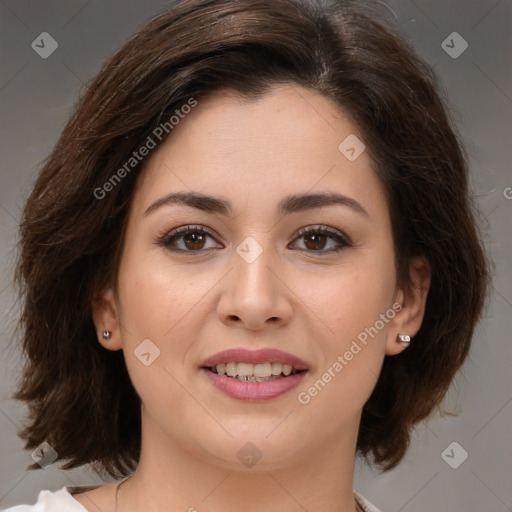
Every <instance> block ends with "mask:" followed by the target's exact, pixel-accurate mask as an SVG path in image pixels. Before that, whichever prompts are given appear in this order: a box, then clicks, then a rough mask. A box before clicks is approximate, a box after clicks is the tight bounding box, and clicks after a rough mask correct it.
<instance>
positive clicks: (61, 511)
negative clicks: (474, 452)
mask: <svg viewBox="0 0 512 512" xmlns="http://www.w3.org/2000/svg"><path fill="white" fill-rule="evenodd" d="M80 487H81V486H77V487H73V488H72V492H75V490H77V489H79V488H80ZM83 487H87V489H90V488H91V487H89V486H83ZM84 490H85V489H84ZM354 499H355V500H356V504H357V505H358V507H359V508H360V509H361V512H381V511H380V510H379V509H378V508H376V507H375V506H374V505H372V504H371V503H370V502H369V501H368V500H366V499H365V498H363V496H361V495H360V494H358V493H357V492H355V491H354ZM0 512H87V509H86V508H84V507H83V506H82V505H81V504H80V503H78V501H76V500H75V499H74V498H73V496H72V495H71V494H70V492H69V490H68V488H67V487H63V488H62V489H59V490H58V491H55V492H52V491H41V492H40V493H39V496H38V498H37V502H36V503H35V504H34V505H16V506H15V507H11V508H7V509H5V510H2V511H0Z"/></svg>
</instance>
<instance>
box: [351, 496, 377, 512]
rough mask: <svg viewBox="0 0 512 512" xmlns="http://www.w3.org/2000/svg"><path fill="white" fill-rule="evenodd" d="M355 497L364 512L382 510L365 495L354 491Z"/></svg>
mask: <svg viewBox="0 0 512 512" xmlns="http://www.w3.org/2000/svg"><path fill="white" fill-rule="evenodd" d="M354 498H355V500H356V503H357V504H358V506H359V508H360V509H361V510H362V511H363V512H381V511H380V510H379V509H378V508H377V507H376V506H375V505H372V504H371V503H370V502H369V501H368V500H367V499H366V498H365V497H364V496H361V494H359V493H358V492H356V491H354Z"/></svg>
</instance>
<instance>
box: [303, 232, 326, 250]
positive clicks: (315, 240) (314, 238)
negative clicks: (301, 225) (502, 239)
mask: <svg viewBox="0 0 512 512" xmlns="http://www.w3.org/2000/svg"><path fill="white" fill-rule="evenodd" d="M305 238H306V242H305V244H306V247H307V248H308V249H312V250H314V251H318V250H320V249H323V248H324V246H325V239H326V235H323V234H321V233H313V234H310V235H307V236H306V237H305ZM309 241H311V242H312V247H311V244H310V243H309ZM318 244H320V247H318Z"/></svg>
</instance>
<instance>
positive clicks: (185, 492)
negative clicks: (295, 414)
mask: <svg viewBox="0 0 512 512" xmlns="http://www.w3.org/2000/svg"><path fill="white" fill-rule="evenodd" d="M356 423H357V422H356ZM142 424H143V428H142V451H141V458H140V461H139V465H138V467H137V471H136V472H135V473H134V474H133V476H132V477H131V478H129V479H128V480H126V481H125V482H124V483H123V486H122V489H121V492H120V493H119V502H118V511H119V512H136V511H140V510H144V511H147V512H152V511H157V510H158V511H160V510H184V511H187V512H201V511H203V510H208V511H211V512H221V511H222V512H225V511H226V510H245V511H246V512H256V511H258V512H259V511H261V510H265V511H266V512H278V511H279V512H288V511H289V512H291V511H296V510H322V511H323V512H355V511H356V510H357V509H356V505H355V502H354V496H353V489H352V485H353V476H354V463H355V444H356V439H357V427H358V424H356V425H355V426H354V427H355V428H352V429H351V430H350V432H348V433H345V435H341V436H340V435H339V433H337V435H336V436H334V435H333V439H331V440H325V439H324V440H322V444H318V445H317V446H315V447H310V448H309V453H308V452H304V453H299V454H297V453H287V456H286V457H284V459H283V457H281V454H280V456H279V457H276V458H275V459H273V458H272V453H271V451H272V450H271V446H272V445H271V444H270V443H269V444H267V445H265V446H264V447H263V446H261V444H263V443H260V446H261V451H260V450H258V451H259V452H260V453H261V455H262V456H261V459H260V460H259V461H258V462H257V463H256V464H254V465H253V466H252V467H245V466H244V465H243V464H241V463H240V461H239V460H238V459H237V458H236V457H232V458H231V459H230V458H229V456H230V455H232V454H230V453H226V458H225V459H224V460H223V459H222V458H219V456H218V455H217V456H215V454H214V455H211V454H208V451H209V450H208V447H206V448H202V447H198V446H197V444H193V445H191V446H188V445H187V444H186V441H185V442H183V439H173V438H170V437H169V435H165V434H164V433H163V432H162V431H159V429H158V428H157V427H156V426H155V425H154V424H153V423H152V422H151V420H150V418H148V417H147V416H146V417H145V418H144V415H143V423H142ZM290 441H292V442H293V440H290ZM230 444H233V445H235V446H244V444H245V442H243V441H237V442H233V439H229V440H228V439H227V440H226V445H227V448H226V450H225V451H226V452H230V451H231V450H230V448H229V445H230ZM284 444H286V443H284ZM252 449H253V450H257V449H256V448H252ZM281 449H283V447H282V446H281ZM284 449H285V450H286V448H284ZM247 450H248V452H251V448H248V449H247ZM236 452H237V450H236V449H234V453H236ZM233 459H234V460H233ZM283 460H284V462H283Z"/></svg>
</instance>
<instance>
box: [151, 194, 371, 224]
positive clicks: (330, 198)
mask: <svg viewBox="0 0 512 512" xmlns="http://www.w3.org/2000/svg"><path fill="white" fill-rule="evenodd" d="M171 204H178V205H185V206H190V207H192V208H197V209H198V210H202V211H204V212H207V213H215V214H219V215H224V216H226V217H233V216H234V211H233V207H232V206H231V203H230V202H229V201H226V200H225V199H221V198H220V197H213V196H207V195H204V194H200V193H197V192H171V193H170V194H167V195H165V196H163V197H161V198H160V199H157V200H156V201H155V202H153V203H152V204H151V205H150V206H149V207H148V208H147V210H146V211H145V212H144V215H149V214H150V213H151V212H153V211H155V210H156V209H158V208H160V207H162V206H165V205H171ZM331 205H340V206H346V207H348V208H350V209H352V210H353V211H354V212H356V213H359V214H361V215H363V216H365V217H368V218H369V217H370V215H369V214H368V212H367V211H366V210H365V209H364V208H363V207H362V206H361V204H359V203H358V202H357V201H356V200H355V199H352V198H351V197H348V196H344V195H342V194H338V193H337V192H322V193H316V194H295V195H290V196H287V197H285V198H284V199H282V200H281V201H280V202H279V205H278V208H277V210H278V213H279V214H281V215H288V214H290V213H296V212H301V211H304V210H310V209H313V208H321V207H323V206H331Z"/></svg>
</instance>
